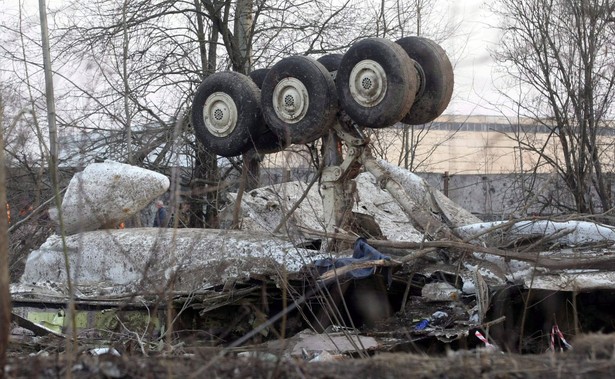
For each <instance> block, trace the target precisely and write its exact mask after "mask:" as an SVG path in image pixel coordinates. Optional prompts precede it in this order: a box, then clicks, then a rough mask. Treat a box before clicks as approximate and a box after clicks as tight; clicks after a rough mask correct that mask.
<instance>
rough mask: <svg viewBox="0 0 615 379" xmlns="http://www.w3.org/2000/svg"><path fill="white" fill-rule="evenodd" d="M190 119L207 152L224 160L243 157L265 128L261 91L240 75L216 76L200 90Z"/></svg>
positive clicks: (244, 76)
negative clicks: (254, 139) (261, 108)
mask: <svg viewBox="0 0 615 379" xmlns="http://www.w3.org/2000/svg"><path fill="white" fill-rule="evenodd" d="M190 117H191V121H192V126H193V127H194V133H195V134H196V137H197V138H198V139H199V141H201V143H202V144H203V145H204V146H205V148H207V149H209V150H211V151H213V152H214V153H216V154H217V155H221V156H223V157H232V156H235V155H240V154H242V153H244V152H246V151H248V150H249V149H250V148H251V147H252V139H253V138H254V137H255V136H258V134H259V131H260V130H261V128H262V126H263V119H262V115H261V110H260V93H259V90H258V87H257V86H256V84H254V82H253V81H252V80H251V79H250V78H249V77H247V76H246V75H243V74H240V73H237V72H232V71H224V72H217V73H215V74H212V75H210V76H208V77H207V78H206V79H205V80H204V81H203V83H201V85H200V86H199V88H198V89H197V91H196V94H195V96H194V101H193V103H192V110H191V115H190Z"/></svg>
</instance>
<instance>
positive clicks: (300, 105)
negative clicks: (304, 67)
mask: <svg viewBox="0 0 615 379" xmlns="http://www.w3.org/2000/svg"><path fill="white" fill-rule="evenodd" d="M309 105H310V98H309V95H308V91H307V88H305V85H303V83H302V82H301V81H300V80H299V79H296V78H290V77H289V78H284V79H282V80H280V81H279V82H278V84H277V85H276V86H275V88H274V89H273V109H274V111H275V113H276V115H277V116H278V117H279V118H280V120H282V121H284V122H286V123H289V124H294V123H297V122H299V121H301V120H302V119H303V117H304V116H305V114H306V113H307V110H308V107H309Z"/></svg>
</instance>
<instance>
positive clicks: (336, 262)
mask: <svg viewBox="0 0 615 379" xmlns="http://www.w3.org/2000/svg"><path fill="white" fill-rule="evenodd" d="M379 259H384V260H390V259H391V257H389V256H388V255H384V254H382V253H381V252H379V251H378V250H376V249H374V248H373V247H372V246H370V245H369V244H368V243H367V241H366V239H365V238H363V237H361V238H358V239H357V240H356V241H355V243H354V246H353V253H352V258H336V259H332V258H325V259H318V260H316V261H314V265H315V266H316V267H317V269H318V273H319V274H321V275H322V274H323V273H325V272H327V271H329V270H332V269H333V268H340V267H344V266H347V265H349V264H353V263H357V262H368V261H376V260H379ZM375 272H376V268H375V267H367V268H359V269H356V270H352V271H350V272H349V273H348V275H350V277H352V278H353V279H365V278H368V277H370V276H372V275H374V273H375ZM383 274H384V275H385V277H386V278H387V286H390V285H391V283H392V281H393V276H392V272H391V269H390V268H389V267H385V268H384V269H383Z"/></svg>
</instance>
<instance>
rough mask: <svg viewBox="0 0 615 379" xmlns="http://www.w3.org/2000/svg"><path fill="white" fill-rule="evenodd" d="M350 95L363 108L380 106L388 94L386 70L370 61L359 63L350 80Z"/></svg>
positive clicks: (353, 69)
mask: <svg viewBox="0 0 615 379" xmlns="http://www.w3.org/2000/svg"><path fill="white" fill-rule="evenodd" d="M348 82H349V83H348V84H349V86H348V87H349V89H350V94H351V95H352V97H353V99H354V100H355V101H356V102H357V103H359V104H360V105H361V106H364V107H367V108H370V107H375V106H376V105H378V104H379V103H380V102H381V101H382V99H383V98H384V96H385V95H386V92H387V76H386V72H385V70H384V68H382V66H381V65H380V64H379V63H378V62H375V61H373V60H370V59H366V60H363V61H361V62H359V63H357V64H356V65H355V66H354V67H353V68H352V71H351V72H350V78H349V79H348Z"/></svg>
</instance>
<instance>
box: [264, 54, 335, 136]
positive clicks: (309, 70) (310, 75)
mask: <svg viewBox="0 0 615 379" xmlns="http://www.w3.org/2000/svg"><path fill="white" fill-rule="evenodd" d="M261 103H262V108H263V116H264V118H265V120H266V122H267V125H268V126H269V128H270V129H271V130H272V131H273V132H274V133H275V134H276V135H277V136H278V137H279V138H280V139H282V140H283V141H285V144H291V143H295V144H304V143H309V142H312V141H315V140H316V139H318V138H320V137H322V136H323V135H324V134H325V133H326V132H327V130H328V129H329V127H330V126H331V125H332V124H333V122H335V116H336V114H337V110H338V103H337V95H336V93H335V83H334V82H333V79H332V78H331V75H330V74H329V73H328V72H327V70H326V69H325V67H324V66H323V65H322V64H320V63H318V62H317V61H316V60H314V59H312V58H309V57H305V56H295V57H288V58H284V59H282V60H281V61H279V62H278V63H276V64H275V65H274V66H273V67H272V68H271V69H270V70H269V73H267V76H266V77H265V81H264V82H263V87H262V89H261Z"/></svg>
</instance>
